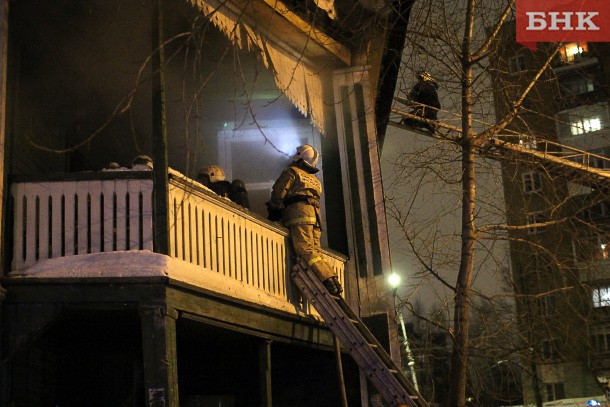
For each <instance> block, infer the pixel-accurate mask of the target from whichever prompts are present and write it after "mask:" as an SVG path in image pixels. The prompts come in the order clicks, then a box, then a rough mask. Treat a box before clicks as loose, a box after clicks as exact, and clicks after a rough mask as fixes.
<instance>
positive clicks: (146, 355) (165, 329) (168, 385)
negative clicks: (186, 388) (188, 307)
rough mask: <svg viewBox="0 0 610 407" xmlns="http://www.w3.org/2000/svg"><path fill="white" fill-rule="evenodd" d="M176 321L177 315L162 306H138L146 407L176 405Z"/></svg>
mask: <svg viewBox="0 0 610 407" xmlns="http://www.w3.org/2000/svg"><path fill="white" fill-rule="evenodd" d="M177 318H178V312H177V311H176V310H174V309H171V308H170V309H168V308H166V306H165V305H164V304H146V305H141V306H140V319H141V322H142V352H143V360H144V393H145V395H144V397H145V400H146V402H145V405H146V406H149V407H178V406H179V404H178V359H177V354H176V319H177Z"/></svg>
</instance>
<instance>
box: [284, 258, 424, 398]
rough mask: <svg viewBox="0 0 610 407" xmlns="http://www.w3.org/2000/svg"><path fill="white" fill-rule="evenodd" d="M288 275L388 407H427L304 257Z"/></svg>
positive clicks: (351, 312) (388, 357)
mask: <svg viewBox="0 0 610 407" xmlns="http://www.w3.org/2000/svg"><path fill="white" fill-rule="evenodd" d="M291 277H292V280H293V281H294V283H295V284H296V286H297V288H298V289H299V290H300V291H301V293H302V294H303V296H304V297H305V298H307V300H308V301H309V302H310V303H311V305H313V306H314V307H315V309H316V310H317V311H318V313H319V314H320V316H322V318H323V319H324V321H325V322H326V324H327V325H328V327H329V328H330V330H331V331H332V332H333V333H334V334H335V336H336V337H337V338H338V339H339V341H340V342H341V344H343V347H344V348H345V349H346V350H347V351H348V352H349V354H350V355H351V356H352V358H353V359H354V361H355V362H356V363H357V364H358V366H360V369H362V370H363V371H364V373H365V374H366V377H367V379H368V380H370V382H371V384H372V385H373V386H375V388H376V389H377V391H379V393H380V394H381V396H382V397H383V398H384V399H385V401H386V402H387V403H388V404H389V405H390V406H411V407H428V403H426V401H425V400H424V399H423V398H422V397H421V396H420V394H419V392H418V391H417V390H416V389H415V387H414V386H413V384H411V382H410V381H409V380H408V379H407V378H406V377H405V375H404V374H403V373H402V372H401V371H400V369H399V368H398V366H396V364H395V363H394V361H393V360H392V359H391V358H390V356H389V355H388V354H387V352H386V351H385V350H384V349H383V347H382V346H381V345H380V344H379V342H378V341H377V339H375V337H374V336H373V334H372V333H371V332H370V331H369V330H368V328H367V327H366V326H365V325H364V323H363V322H362V321H361V320H360V318H358V316H357V315H356V314H355V313H354V311H353V310H352V309H351V308H350V306H349V305H348V304H347V303H346V302H345V301H344V300H343V298H341V297H339V296H333V295H331V294H330V293H329V292H328V291H327V290H326V288H325V287H324V285H322V283H321V282H320V280H318V278H317V277H316V276H315V275H314V274H313V272H312V271H311V270H310V269H309V267H308V266H307V264H306V263H305V262H304V261H303V260H301V259H297V261H296V264H295V265H294V266H293V267H292V274H291Z"/></svg>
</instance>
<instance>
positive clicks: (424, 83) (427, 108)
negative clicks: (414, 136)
mask: <svg viewBox="0 0 610 407" xmlns="http://www.w3.org/2000/svg"><path fill="white" fill-rule="evenodd" d="M437 89H438V84H437V83H436V81H435V80H434V78H433V77H432V75H430V73H429V72H428V71H426V70H425V69H420V70H419V71H417V83H416V84H415V85H414V86H413V88H412V89H411V92H409V102H410V103H411V104H412V105H413V110H412V111H411V114H414V115H416V116H419V117H423V118H425V119H428V120H434V121H436V120H438V118H437V115H438V111H439V109H440V108H441V102H440V101H439V100H438V92H437ZM402 124H404V125H405V126H410V127H417V128H424V129H427V130H429V131H430V132H432V133H434V130H436V125H434V124H432V123H425V122H423V121H421V120H417V119H412V118H405V119H403V121H402Z"/></svg>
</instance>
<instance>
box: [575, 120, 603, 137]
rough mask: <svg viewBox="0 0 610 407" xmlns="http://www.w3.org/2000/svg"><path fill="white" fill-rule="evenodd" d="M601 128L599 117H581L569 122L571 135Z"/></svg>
mask: <svg viewBox="0 0 610 407" xmlns="http://www.w3.org/2000/svg"><path fill="white" fill-rule="evenodd" d="M601 129H602V121H601V119H600V118H599V117H591V118H586V119H585V118H583V119H580V120H575V121H571V122H570V131H571V132H572V135H573V136H577V135H579V134H584V133H590V132H592V131H597V130H601Z"/></svg>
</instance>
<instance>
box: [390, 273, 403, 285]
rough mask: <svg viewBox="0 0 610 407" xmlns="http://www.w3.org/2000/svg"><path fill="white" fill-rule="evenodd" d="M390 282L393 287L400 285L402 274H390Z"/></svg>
mask: <svg viewBox="0 0 610 407" xmlns="http://www.w3.org/2000/svg"><path fill="white" fill-rule="evenodd" d="M388 284H390V286H391V287H392V288H396V287H398V285H399V284H400V276H399V275H398V274H396V273H392V274H390V275H389V276H388Z"/></svg>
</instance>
